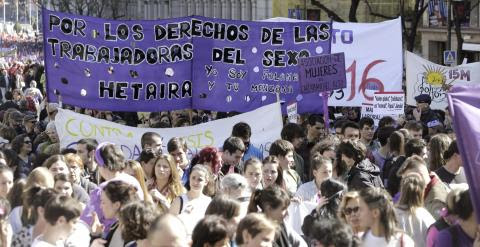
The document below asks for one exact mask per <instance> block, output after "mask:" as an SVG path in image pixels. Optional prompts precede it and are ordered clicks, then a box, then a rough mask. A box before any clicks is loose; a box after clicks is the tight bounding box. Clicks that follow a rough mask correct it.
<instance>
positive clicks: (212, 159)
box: [191, 147, 222, 174]
mask: <svg viewBox="0 0 480 247" xmlns="http://www.w3.org/2000/svg"><path fill="white" fill-rule="evenodd" d="M191 163H192V166H196V165H197V164H204V163H210V164H211V165H212V166H211V168H212V172H213V173H214V174H218V172H219V171H220V168H221V167H222V163H221V159H220V153H219V152H218V149H217V148H215V147H204V148H203V149H202V150H200V152H199V153H198V154H197V155H196V156H195V157H194V158H193V159H192V162H191Z"/></svg>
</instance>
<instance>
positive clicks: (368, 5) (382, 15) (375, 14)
mask: <svg viewBox="0 0 480 247" xmlns="http://www.w3.org/2000/svg"><path fill="white" fill-rule="evenodd" d="M364 1H365V4H366V5H367V8H368V12H369V14H370V15H372V16H375V17H380V18H384V19H388V20H392V19H395V18H396V17H395V16H388V15H384V14H380V13H377V12H375V11H373V8H372V6H371V5H370V2H369V1H368V0H364Z"/></svg>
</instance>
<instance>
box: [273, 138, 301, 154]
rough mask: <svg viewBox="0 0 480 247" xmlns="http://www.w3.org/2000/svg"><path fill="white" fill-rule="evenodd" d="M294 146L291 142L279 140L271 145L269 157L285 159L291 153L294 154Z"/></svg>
mask: <svg viewBox="0 0 480 247" xmlns="http://www.w3.org/2000/svg"><path fill="white" fill-rule="evenodd" d="M294 150H295V149H294V147H293V144H292V143H291V142H290V141H287V140H282V139H278V140H276V141H274V142H273V143H272V145H270V150H269V155H275V156H277V157H285V156H286V155H287V154H288V153H289V152H294Z"/></svg>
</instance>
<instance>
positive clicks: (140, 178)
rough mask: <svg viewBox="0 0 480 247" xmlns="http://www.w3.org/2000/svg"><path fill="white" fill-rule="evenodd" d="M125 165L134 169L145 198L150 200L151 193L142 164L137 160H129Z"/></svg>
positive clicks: (134, 175)
mask: <svg viewBox="0 0 480 247" xmlns="http://www.w3.org/2000/svg"><path fill="white" fill-rule="evenodd" d="M125 166H126V167H129V168H130V169H132V171H133V177H135V178H136V179H137V181H138V183H140V187H141V188H142V190H143V198H146V199H145V201H150V199H151V197H150V193H149V192H148V188H147V185H146V183H145V172H144V171H143V168H142V165H140V163H139V162H138V161H136V160H127V161H126V162H125Z"/></svg>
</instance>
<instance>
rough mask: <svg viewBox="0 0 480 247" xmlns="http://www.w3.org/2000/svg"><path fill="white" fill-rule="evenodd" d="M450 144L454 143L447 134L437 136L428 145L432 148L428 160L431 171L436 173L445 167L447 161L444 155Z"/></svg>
mask: <svg viewBox="0 0 480 247" xmlns="http://www.w3.org/2000/svg"><path fill="white" fill-rule="evenodd" d="M450 143H452V139H451V138H450V137H449V136H448V135H447V134H436V135H434V136H433V137H432V138H431V139H430V142H429V143H428V146H429V148H430V152H429V156H428V158H429V161H430V167H429V168H430V170H431V171H435V170H437V169H438V168H440V167H442V166H443V165H445V163H446V161H445V159H444V158H443V153H444V152H445V151H447V149H448V147H449V146H450Z"/></svg>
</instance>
